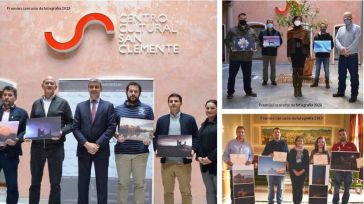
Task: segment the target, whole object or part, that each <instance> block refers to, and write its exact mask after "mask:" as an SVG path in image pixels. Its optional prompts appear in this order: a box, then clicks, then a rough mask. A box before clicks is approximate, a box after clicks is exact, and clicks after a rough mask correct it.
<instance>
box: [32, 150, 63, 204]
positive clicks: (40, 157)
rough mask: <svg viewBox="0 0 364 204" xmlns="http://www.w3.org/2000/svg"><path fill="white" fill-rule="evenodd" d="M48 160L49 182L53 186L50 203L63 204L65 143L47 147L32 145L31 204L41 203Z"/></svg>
mask: <svg viewBox="0 0 364 204" xmlns="http://www.w3.org/2000/svg"><path fill="white" fill-rule="evenodd" d="M47 159H48V171H49V182H50V184H51V191H50V194H49V201H48V203H52V204H60V203H61V179H62V164H63V160H64V145H63V143H61V144H59V145H52V146H46V147H44V146H43V145H41V144H32V146H31V150H30V173H31V175H32V181H31V185H30V188H29V204H38V203H39V199H40V188H41V182H42V178H43V169H44V165H45V162H46V160H47Z"/></svg>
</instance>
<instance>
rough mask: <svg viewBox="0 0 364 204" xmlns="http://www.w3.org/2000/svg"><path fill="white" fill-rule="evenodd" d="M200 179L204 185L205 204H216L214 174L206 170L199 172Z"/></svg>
mask: <svg viewBox="0 0 364 204" xmlns="http://www.w3.org/2000/svg"><path fill="white" fill-rule="evenodd" d="M201 174H202V180H203V182H204V184H205V187H206V200H207V204H216V203H217V198H216V194H217V183H216V182H217V180H216V176H215V175H213V174H210V173H209V172H208V171H207V172H201Z"/></svg>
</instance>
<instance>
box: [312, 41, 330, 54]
mask: <svg viewBox="0 0 364 204" xmlns="http://www.w3.org/2000/svg"><path fill="white" fill-rule="evenodd" d="M313 51H314V52H326V53H330V52H331V41H330V40H315V41H313Z"/></svg>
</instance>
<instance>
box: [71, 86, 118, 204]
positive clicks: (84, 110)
mask: <svg viewBox="0 0 364 204" xmlns="http://www.w3.org/2000/svg"><path fill="white" fill-rule="evenodd" d="M88 91H89V94H90V99H89V100H87V101H84V102H81V103H79V104H77V107H76V112H75V117H74V123H73V128H74V131H73V134H74V135H75V137H76V139H77V141H78V146H77V156H78V204H88V194H89V184H90V174H91V166H92V162H93V163H94V166H95V174H96V189H97V201H98V202H97V203H98V204H107V181H108V167H109V156H110V147H109V140H110V139H111V137H112V136H113V134H114V132H115V128H116V123H115V118H114V106H113V104H111V103H110V102H108V101H104V100H102V99H100V93H101V91H102V83H101V81H100V80H98V79H90V81H89V82H88Z"/></svg>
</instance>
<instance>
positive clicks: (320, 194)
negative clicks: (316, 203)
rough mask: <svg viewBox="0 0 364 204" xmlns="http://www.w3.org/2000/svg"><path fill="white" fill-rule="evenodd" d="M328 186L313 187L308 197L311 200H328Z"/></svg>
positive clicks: (309, 190)
mask: <svg viewBox="0 0 364 204" xmlns="http://www.w3.org/2000/svg"><path fill="white" fill-rule="evenodd" d="M327 193H328V186H318V185H312V186H310V187H309V189H308V197H310V198H326V197H327Z"/></svg>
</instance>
